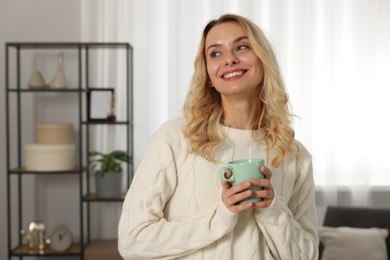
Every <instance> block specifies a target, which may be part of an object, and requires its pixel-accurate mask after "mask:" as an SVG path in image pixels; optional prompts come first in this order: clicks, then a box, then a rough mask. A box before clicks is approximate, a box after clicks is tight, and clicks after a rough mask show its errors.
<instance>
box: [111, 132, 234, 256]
mask: <svg viewBox="0 0 390 260" xmlns="http://www.w3.org/2000/svg"><path fill="white" fill-rule="evenodd" d="M183 152H184V151H183ZM176 171H177V170H176V163H175V156H174V153H173V151H172V148H171V146H170V143H169V142H168V141H167V138H166V136H165V135H164V134H163V133H161V131H160V132H157V133H156V134H154V136H153V137H152V139H151V141H150V143H149V146H148V148H147V150H146V153H145V155H144V157H143V159H142V161H141V163H140V166H139V168H138V170H137V173H136V174H135V177H134V179H133V182H132V184H131V187H130V189H129V191H128V193H127V195H126V198H125V201H124V204H123V208H122V213H121V217H120V220H119V227H118V249H119V252H120V254H121V255H122V257H123V258H124V259H142V258H148V259H172V258H176V257H180V256H184V255H187V254H190V253H192V252H194V251H196V250H198V249H201V248H204V247H206V246H208V245H209V244H211V243H213V242H214V241H216V240H217V239H219V238H221V237H222V236H223V235H225V234H227V233H229V232H230V231H231V230H232V229H233V228H234V226H235V225H236V222H237V219H238V216H237V215H236V214H233V213H231V212H230V211H229V210H228V209H227V208H226V207H225V206H224V205H223V203H222V201H219V202H218V203H216V204H217V205H216V206H215V207H214V208H211V209H207V210H202V211H199V212H197V213H196V214H193V215H191V216H190V217H188V218H182V219H168V218H166V216H164V207H165V205H166V203H167V201H168V200H169V198H170V197H171V195H172V194H173V193H174V192H175V189H176V185H177V172H176ZM183 210H185V209H183Z"/></svg>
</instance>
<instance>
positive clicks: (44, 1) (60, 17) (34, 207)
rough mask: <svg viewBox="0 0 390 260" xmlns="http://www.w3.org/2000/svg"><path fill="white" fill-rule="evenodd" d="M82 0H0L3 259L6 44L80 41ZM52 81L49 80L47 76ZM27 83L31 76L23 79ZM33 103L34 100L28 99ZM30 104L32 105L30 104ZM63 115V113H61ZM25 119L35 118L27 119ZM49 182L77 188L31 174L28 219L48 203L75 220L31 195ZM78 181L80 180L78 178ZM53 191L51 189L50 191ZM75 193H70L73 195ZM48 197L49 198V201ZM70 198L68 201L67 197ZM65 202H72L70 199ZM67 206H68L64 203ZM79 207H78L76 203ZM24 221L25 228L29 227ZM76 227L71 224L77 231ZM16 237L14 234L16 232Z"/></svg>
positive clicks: (1, 247)
mask: <svg viewBox="0 0 390 260" xmlns="http://www.w3.org/2000/svg"><path fill="white" fill-rule="evenodd" d="M80 31H81V29H80V1H78V0H67V1H52V0H34V1H29V0H19V1H12V0H1V1H0V46H1V47H0V50H1V51H0V104H1V107H0V111H1V112H0V147H1V149H0V205H1V210H0V259H6V258H7V251H8V248H7V228H6V227H7V215H6V213H7V210H6V154H5V152H6V151H5V147H6V145H5V138H6V136H5V129H6V128H5V124H4V122H5V91H4V89H5V87H4V85H5V68H4V66H5V43H6V42H19V41H20V42H34V41H36V42H40V41H68V42H69V41H80V38H81V36H80V35H81V33H80ZM47 80H49V79H47ZM23 81H24V82H26V81H28V78H27V79H26V78H24V79H23ZM29 102H33V100H29ZM27 106H31V103H30V104H27ZM58 116H62V115H58ZM25 120H33V119H31V118H30V119H29V118H26V119H25ZM46 181H54V183H55V185H54V186H56V187H57V188H58V189H61V190H67V189H68V188H70V189H74V186H75V183H77V182H74V181H73V180H71V178H62V179H61V180H60V182H58V181H56V180H53V179H52V178H49V179H48V180H44V181H43V180H40V179H39V177H37V178H35V177H28V178H27V180H26V182H24V183H23V184H24V187H25V188H26V198H27V203H26V214H27V212H28V215H29V216H27V217H26V219H24V220H23V221H25V222H26V223H29V221H31V218H35V217H39V215H41V214H45V212H43V211H45V207H42V204H46V203H47V204H48V205H50V206H51V207H53V208H54V210H53V211H52V212H54V214H53V215H51V216H50V218H53V219H58V218H59V219H69V220H70V221H72V220H73V219H74V218H75V216H74V215H76V216H78V214H75V212H72V211H71V210H68V211H67V210H65V209H64V205H62V204H58V203H57V202H56V200H55V198H54V200H53V199H50V198H49V196H45V195H44V194H43V195H42V194H38V195H37V197H35V198H38V199H41V203H37V202H36V199H35V198H34V196H36V195H33V196H31V195H30V196H29V194H31V193H32V192H33V193H34V190H35V189H40V188H41V187H42V185H45V182H46ZM76 181H77V180H76ZM47 192H51V191H47ZM73 196H74V195H71V197H73ZM46 200H47V201H46ZM67 201H68V200H67ZM66 204H70V202H67V203H66ZM65 206H67V205H65ZM76 209H77V206H76ZM26 225H27V224H24V226H23V228H27V226H26ZM75 228H77V226H74V227H73V226H72V227H71V229H72V230H74V229H75ZM14 236H15V235H14Z"/></svg>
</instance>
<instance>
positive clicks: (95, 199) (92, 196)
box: [83, 193, 126, 202]
mask: <svg viewBox="0 0 390 260" xmlns="http://www.w3.org/2000/svg"><path fill="white" fill-rule="evenodd" d="M125 197H126V193H122V194H121V195H120V196H119V197H113V198H98V197H96V194H95V193H89V194H86V195H84V196H83V201H89V202H99V201H100V202H108V201H110V202H113V201H118V202H123V200H124V199H125Z"/></svg>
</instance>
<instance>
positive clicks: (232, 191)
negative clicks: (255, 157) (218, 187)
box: [222, 166, 275, 213]
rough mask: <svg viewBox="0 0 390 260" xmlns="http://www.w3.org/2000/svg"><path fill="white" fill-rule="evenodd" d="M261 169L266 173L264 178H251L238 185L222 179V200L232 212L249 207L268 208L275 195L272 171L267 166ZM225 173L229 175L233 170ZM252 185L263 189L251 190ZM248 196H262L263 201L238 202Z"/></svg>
mask: <svg viewBox="0 0 390 260" xmlns="http://www.w3.org/2000/svg"><path fill="white" fill-rule="evenodd" d="M259 170H260V172H261V173H262V174H263V175H264V179H262V178H256V179H250V180H248V181H245V182H243V183H239V184H236V185H232V184H231V183H230V182H226V181H222V201H223V203H224V204H225V205H226V207H227V208H228V209H229V210H230V211H231V212H234V213H239V212H241V211H244V210H246V209H249V208H267V207H269V206H270V205H271V203H272V201H273V199H274V196H275V193H274V189H273V187H272V184H271V182H270V179H271V176H272V172H271V171H270V170H269V169H268V168H267V167H265V166H261V167H260V169H259ZM225 174H226V175H229V174H231V172H229V170H228V171H227V172H226V173H225ZM227 177H228V176H227ZM251 186H258V187H261V188H262V189H260V190H249V188H250V187H251ZM247 198H261V201H260V202H247V203H243V204H238V203H239V202H240V201H242V200H244V199H247Z"/></svg>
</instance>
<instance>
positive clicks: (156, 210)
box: [118, 118, 318, 260]
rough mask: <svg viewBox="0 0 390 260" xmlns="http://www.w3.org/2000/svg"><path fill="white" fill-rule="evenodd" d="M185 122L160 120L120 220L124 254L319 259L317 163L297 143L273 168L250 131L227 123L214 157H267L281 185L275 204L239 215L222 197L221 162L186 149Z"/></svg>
mask: <svg viewBox="0 0 390 260" xmlns="http://www.w3.org/2000/svg"><path fill="white" fill-rule="evenodd" d="M183 126H184V119H183V118H177V119H173V120H170V121H168V122H167V123H165V124H164V125H162V126H161V127H160V128H159V129H158V130H157V131H156V133H155V134H154V135H153V136H152V138H151V140H150V143H149V145H148V147H147V149H146V152H145V154H144V156H143V158H142V161H141V163H140V165H139V168H138V170H137V172H136V174H135V177H134V179H133V182H132V184H131V187H130V189H129V191H128V193H127V195H126V199H125V201H124V204H123V209H122V213H121V217H120V221H119V227H118V248H119V252H120V254H121V255H122V257H123V258H124V259H210V260H213V259H244V260H245V259H248V260H249V259H250V260H252V259H264V260H268V259H289V260H290V259H300V260H303V259H317V257H318V256H317V255H318V238H317V222H316V214H315V199H314V181H313V175H312V161H311V155H310V154H309V153H308V152H307V150H306V149H305V148H304V147H303V146H302V145H301V144H300V143H299V142H298V141H297V145H298V146H299V153H298V154H288V155H287V156H286V157H285V159H284V161H283V163H282V164H281V165H280V166H279V167H278V168H274V167H272V166H271V164H270V161H271V160H272V156H271V155H270V154H269V153H272V151H271V152H268V153H267V151H266V149H265V146H264V145H262V144H259V143H257V142H254V141H253V140H252V138H251V130H239V129H232V128H228V127H223V129H224V131H226V133H227V135H228V140H227V141H226V142H225V143H224V144H223V145H221V146H220V147H219V148H218V150H217V153H216V159H217V160H218V161H220V162H221V163H223V162H227V161H231V160H236V159H244V158H249V157H262V158H264V159H265V161H266V166H267V167H268V168H270V169H271V171H272V178H271V182H272V185H273V187H274V189H275V198H274V201H273V202H272V204H271V206H270V207H268V208H266V209H250V210H246V211H244V212H241V213H239V214H235V213H232V212H231V211H230V210H228V208H227V207H226V206H225V205H224V204H223V202H222V198H221V192H222V186H221V181H220V179H219V177H218V168H219V167H220V166H221V164H213V163H211V162H209V161H207V160H205V159H203V158H201V157H199V156H196V155H193V154H190V153H188V150H189V149H188V143H187V141H186V139H185V137H184V135H183V134H182V128H183Z"/></svg>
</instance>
